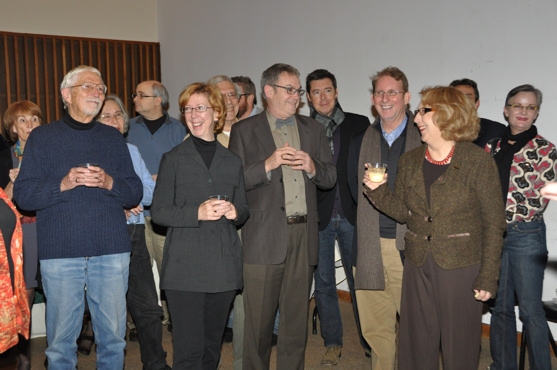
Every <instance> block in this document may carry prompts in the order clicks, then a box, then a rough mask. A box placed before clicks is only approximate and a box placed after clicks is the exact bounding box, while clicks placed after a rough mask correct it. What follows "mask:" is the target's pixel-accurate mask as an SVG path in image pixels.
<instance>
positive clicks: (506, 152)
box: [492, 125, 538, 204]
mask: <svg viewBox="0 0 557 370" xmlns="http://www.w3.org/2000/svg"><path fill="white" fill-rule="evenodd" d="M537 134H538V129H537V128H536V126H534V125H532V127H530V128H529V129H528V130H526V131H524V132H521V133H519V134H516V135H513V134H511V129H510V126H507V128H505V131H503V136H502V137H501V145H500V149H499V151H498V152H497V153H495V155H494V156H493V158H494V159H495V163H497V168H498V169H499V179H500V180H501V188H502V190H503V202H504V204H507V193H508V192H509V180H510V177H511V166H512V164H513V159H514V155H515V154H516V153H517V152H519V151H520V150H521V149H522V148H524V146H525V145H526V144H528V142H529V141H530V140H532V139H533V138H535V137H536V135H537ZM509 140H510V141H514V144H512V145H511V144H509ZM496 146H497V143H496V142H495V143H493V146H492V150H494V149H495V148H496Z"/></svg>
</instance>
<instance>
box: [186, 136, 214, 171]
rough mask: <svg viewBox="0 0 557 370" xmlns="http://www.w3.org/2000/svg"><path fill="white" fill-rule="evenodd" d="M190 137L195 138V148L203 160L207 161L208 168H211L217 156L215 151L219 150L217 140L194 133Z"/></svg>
mask: <svg viewBox="0 0 557 370" xmlns="http://www.w3.org/2000/svg"><path fill="white" fill-rule="evenodd" d="M190 137H191V139H192V140H193V145H194V146H195V149H196V150H197V152H198V153H199V155H200V156H201V158H202V159H203V162H205V165H206V166H207V168H208V169H209V168H211V163H213V158H214V157H215V152H216V151H217V141H216V140H213V141H205V140H203V139H201V138H199V137H196V136H193V135H191V136H190Z"/></svg>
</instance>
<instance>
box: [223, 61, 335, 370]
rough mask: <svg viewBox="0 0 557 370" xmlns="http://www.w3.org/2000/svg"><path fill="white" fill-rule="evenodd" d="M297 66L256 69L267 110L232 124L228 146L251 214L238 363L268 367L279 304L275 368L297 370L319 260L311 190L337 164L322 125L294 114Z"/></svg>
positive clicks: (245, 233)
mask: <svg viewBox="0 0 557 370" xmlns="http://www.w3.org/2000/svg"><path fill="white" fill-rule="evenodd" d="M299 76H300V73H299V72H298V70H297V69H296V68H294V67H292V66H290V65H287V64H282V63H278V64H274V65H273V66H271V67H269V68H268V69H266V70H265V71H264V72H263V74H262V76H261V87H262V90H263V95H264V96H265V99H266V100H267V110H266V112H265V113H261V114H258V115H257V116H254V117H250V118H248V119H245V120H242V121H240V122H238V123H236V124H235V125H234V126H232V133H231V135H230V147H229V148H230V150H231V151H232V152H234V153H236V154H237V155H239V156H240V158H242V162H243V165H244V176H245V181H246V190H247V196H248V203H249V205H250V215H251V216H250V218H249V219H248V221H247V222H246V223H245V225H244V226H243V227H242V244H243V250H244V251H243V253H244V307H245V312H246V320H245V333H244V357H243V368H244V369H246V370H251V369H253V370H265V369H268V368H269V361H270V356H271V337H272V330H273V322H274V319H275V313H276V311H277V308H278V307H280V312H281V319H280V323H279V336H278V343H277V369H280V370H282V369H285V370H286V369H288V370H295V369H299V370H302V369H303V368H304V355H305V347H306V341H307V323H308V302H309V292H310V289H311V281H312V273H313V266H315V265H316V264H317V249H318V217H317V198H316V189H317V188H318V187H319V188H323V189H330V188H332V187H333V186H334V185H335V182H336V170H335V167H334V165H333V163H332V157H331V150H330V148H329V144H328V141H327V138H326V137H325V132H324V130H323V126H321V125H320V124H319V123H318V122H317V121H315V120H313V119H312V118H309V117H304V116H300V115H297V114H296V111H297V109H298V105H299V104H300V97H301V95H303V94H304V90H303V89H302V86H301V84H300V77H299Z"/></svg>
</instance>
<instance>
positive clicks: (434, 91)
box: [418, 86, 480, 141]
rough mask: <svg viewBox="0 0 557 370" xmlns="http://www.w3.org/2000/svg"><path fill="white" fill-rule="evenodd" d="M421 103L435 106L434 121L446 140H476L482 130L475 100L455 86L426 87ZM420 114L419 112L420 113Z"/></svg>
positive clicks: (425, 105)
mask: <svg viewBox="0 0 557 370" xmlns="http://www.w3.org/2000/svg"><path fill="white" fill-rule="evenodd" d="M420 94H421V95H422V102H421V105H422V106H424V107H431V108H433V123H435V124H436V125H437V127H439V130H440V131H441V137H442V138H443V139H445V140H454V141H474V140H476V138H477V137H478V133H479V132H480V119H479V118H478V112H477V111H476V106H475V105H474V102H472V100H470V99H469V98H468V97H467V96H466V95H464V94H463V93H462V92H460V91H459V90H457V89H455V88H454V87H447V86H435V87H425V88H423V89H422V91H420ZM418 114H419V113H418Z"/></svg>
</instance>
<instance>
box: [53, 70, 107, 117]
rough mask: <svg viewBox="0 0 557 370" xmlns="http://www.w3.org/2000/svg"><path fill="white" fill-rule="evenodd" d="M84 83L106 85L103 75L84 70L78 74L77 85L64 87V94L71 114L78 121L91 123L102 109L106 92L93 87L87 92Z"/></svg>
mask: <svg viewBox="0 0 557 370" xmlns="http://www.w3.org/2000/svg"><path fill="white" fill-rule="evenodd" d="M84 83H92V84H95V85H104V82H103V80H102V78H101V76H99V75H98V74H96V73H95V72H91V71H83V72H81V73H79V75H78V76H77V79H76V81H75V83H74V86H75V87H66V88H63V89H62V96H63V98H64V101H65V102H66V105H67V106H68V113H69V114H70V116H71V117H72V118H73V119H75V120H76V121H78V122H83V123H89V122H91V121H92V120H93V118H95V116H96V115H97V113H98V112H99V110H100V109H101V107H102V103H103V101H104V97H105V94H103V93H100V92H99V91H98V90H97V89H93V91H91V92H89V93H88V92H85V91H84V90H83V89H82V88H81V86H80V85H83V84H84Z"/></svg>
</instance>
